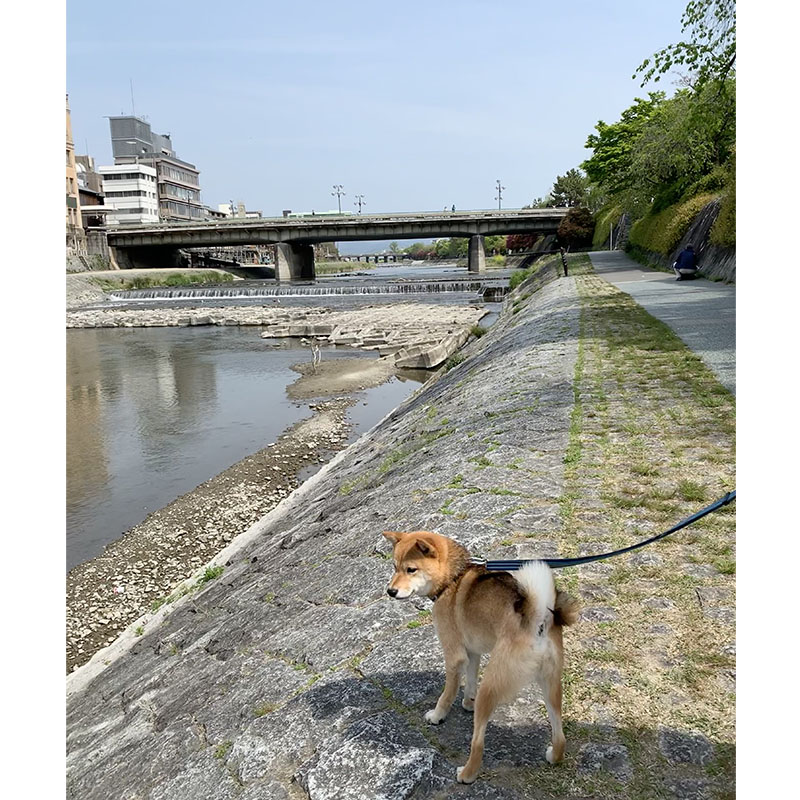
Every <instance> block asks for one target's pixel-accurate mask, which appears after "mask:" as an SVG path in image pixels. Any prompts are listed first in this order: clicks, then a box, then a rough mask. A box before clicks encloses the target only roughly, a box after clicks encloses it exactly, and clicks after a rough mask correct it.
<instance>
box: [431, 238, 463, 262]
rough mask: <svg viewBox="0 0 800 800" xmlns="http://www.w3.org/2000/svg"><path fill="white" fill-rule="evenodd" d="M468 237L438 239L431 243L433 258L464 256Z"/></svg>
mask: <svg viewBox="0 0 800 800" xmlns="http://www.w3.org/2000/svg"><path fill="white" fill-rule="evenodd" d="M468 251H469V239H465V238H458V239H456V238H453V239H439V240H438V241H437V242H435V244H434V245H433V253H434V255H433V257H434V258H466V257H467V252H468Z"/></svg>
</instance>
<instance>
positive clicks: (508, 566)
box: [470, 490, 736, 572]
mask: <svg viewBox="0 0 800 800" xmlns="http://www.w3.org/2000/svg"><path fill="white" fill-rule="evenodd" d="M735 499H736V490H734V491H732V492H728V493H727V494H726V495H725V496H724V497H720V499H719V500H717V501H715V502H714V503H712V504H711V505H710V506H706V507H705V508H703V509H700V511H698V512H697V513H695V514H692V516H691V517H687V518H686V519H684V520H682V521H681V522H679V523H678V524H677V525H675V526H674V527H672V528H670V529H669V530H668V531H664V532H663V533H659V534H657V535H656V536H651V537H650V538H649V539H645V540H644V541H643V542H639V543H638V544H632V545H631V546H630V547H623V548H622V549H621V550H613V551H612V552H610V553H601V554H600V555H596V556H579V557H578V558H537V559H525V560H510V561H487V560H486V559H485V558H473V559H471V560H470V563H471V564H475V565H477V566H480V567H485V568H486V569H487V570H489V572H514V571H515V570H518V569H522V567H524V566H525V565H526V564H529V563H532V562H534V561H542V562H544V563H545V564H547V565H548V566H549V567H551V568H552V569H561V567H577V566H578V565H580V564H590V563H591V562H592V561H602V560H603V559H604V558H611V557H612V556H618V555H621V554H622V553H629V552H630V551H631V550H638V549H639V548H640V547H644V546H645V545H648V544H652V543H653V542H657V541H658V540H659V539H663V538H664V537H665V536H669V535H670V534H671V533H675V532H676V531H679V530H680V529H681V528H685V527H686V526H687V525H691V524H692V523H693V522H697V520H699V519H701V518H702V517H704V516H705V515H706V514H710V513H711V512H712V511H716V510H717V509H718V508H722V506H726V505H728V503H730V502H731V501H732V500H735Z"/></svg>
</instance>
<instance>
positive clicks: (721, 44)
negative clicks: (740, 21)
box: [633, 0, 736, 91]
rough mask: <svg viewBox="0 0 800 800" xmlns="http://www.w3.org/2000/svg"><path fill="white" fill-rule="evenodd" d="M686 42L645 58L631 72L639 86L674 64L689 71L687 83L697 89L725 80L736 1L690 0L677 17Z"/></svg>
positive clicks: (731, 62) (730, 67)
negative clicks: (638, 78) (640, 78)
mask: <svg viewBox="0 0 800 800" xmlns="http://www.w3.org/2000/svg"><path fill="white" fill-rule="evenodd" d="M687 31H688V32H689V38H688V41H682V42H678V43H677V44H671V45H668V46H667V47H665V48H664V49H663V50H659V51H658V52H657V53H655V54H654V55H653V56H652V58H646V59H645V60H644V61H643V62H642V63H641V64H640V65H639V66H638V67H637V69H636V72H634V73H633V78H634V80H635V79H636V76H637V75H641V76H642V83H641V85H642V86H644V85H645V84H646V83H647V82H648V81H650V80H652V81H653V82H654V83H657V82H658V81H659V80H660V78H661V76H662V75H663V74H665V73H666V72H669V70H671V69H672V68H673V67H674V66H683V67H686V68H687V69H688V70H689V73H690V75H691V77H690V78H689V80H690V84H691V86H692V87H693V88H694V89H695V90H698V91H699V90H700V89H701V88H702V87H703V86H704V85H705V84H706V83H708V82H711V81H725V80H727V79H728V78H729V77H733V75H734V73H735V69H736V0H690V2H689V4H688V5H687V6H686V9H685V10H684V12H683V15H682V16H681V33H685V32H687Z"/></svg>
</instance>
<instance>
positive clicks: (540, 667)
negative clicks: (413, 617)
mask: <svg viewBox="0 0 800 800" xmlns="http://www.w3.org/2000/svg"><path fill="white" fill-rule="evenodd" d="M383 535H384V536H385V537H386V538H387V539H388V540H389V541H390V542H392V544H393V545H394V553H393V557H394V566H395V572H394V575H393V576H392V579H391V581H390V582H389V587H388V589H387V591H388V593H389V595H390V596H392V597H396V598H397V599H405V598H407V597H411V596H413V595H415V594H416V595H422V596H426V597H431V598H434V599H435V603H434V606H433V620H434V622H435V624H436V632H437V634H438V636H439V641H440V642H441V645H442V650H443V651H444V661H445V686H444V690H443V691H442V694H441V696H440V697H439V700H438V702H437V703H436V707H435V708H433V709H432V710H431V711H429V712H428V713H427V714H426V715H425V719H426V720H427V721H428V722H430V723H432V724H434V725H437V724H439V723H440V722H443V721H444V719H445V717H446V716H447V713H448V711H449V710H450V707H451V705H452V703H453V700H454V699H455V697H456V694H457V693H458V688H459V684H460V682H461V678H462V676H464V677H465V685H464V695H463V700H462V703H461V705H462V707H463V708H464V709H466V710H468V711H472V710H473V709H474V712H475V717H474V725H473V734H472V744H471V748H470V754H469V758H468V760H467V763H466V764H465V765H464V766H463V767H460V768H459V769H458V771H457V773H456V778H457V780H458V781H459V782H461V783H472V782H473V781H474V780H475V778H476V777H477V775H478V770H479V769H480V766H481V762H482V760H483V743H484V735H485V733H486V725H487V723H488V722H489V718H490V716H491V714H492V712H493V711H494V709H495V708H496V707H497V705H499V704H500V703H505V702H508V701H510V700H513V699H514V698H515V697H516V696H517V694H518V693H519V691H520V690H521V689H522V688H523V687H524V686H525V685H527V684H528V683H530V682H531V681H533V680H535V681H536V682H537V683H538V685H539V687H540V688H541V690H542V695H543V697H544V701H545V706H546V707H547V716H548V719H549V720H550V727H551V729H552V740H551V746H550V747H549V748H548V749H547V753H546V756H545V757H546V758H547V760H548V761H549V762H550V763H551V764H555V763H557V762H558V761H560V760H561V759H562V758H563V756H564V748H565V745H566V740H565V738H564V732H563V729H562V724H561V675H562V671H563V663H564V648H563V643H562V635H561V631H562V626H563V625H572V624H574V623H575V622H576V621H577V619H578V614H579V610H578V604H577V602H576V601H575V600H574V599H573V598H572V597H570V596H569V595H567V594H566V593H565V592H561V591H557V592H556V594H555V602H554V604H553V605H554V607H553V608H552V609H547V608H540V607H538V603H537V598H536V597H535V596H531V595H530V594H528V593H527V592H526V591H525V590H524V589H523V588H522V586H520V584H519V583H517V581H516V580H515V579H514V578H513V577H512V575H510V574H509V573H506V572H492V573H489V572H487V571H486V570H485V569H484V568H483V567H476V566H470V564H469V559H470V556H469V553H468V552H467V551H466V550H465V549H464V548H463V547H462V546H461V545H459V544H458V543H457V542H455V541H453V540H452V539H449V538H447V537H446V536H441V535H439V534H437V533H431V532H429V531H414V532H411V533H402V532H401V533H398V532H392V531H385V532H384V534H383ZM482 653H491V656H490V657H489V661H488V663H487V664H486V668H485V670H484V675H483V680H482V681H481V684H480V688H479V689H478V686H477V682H478V668H479V666H480V657H481V654H482Z"/></svg>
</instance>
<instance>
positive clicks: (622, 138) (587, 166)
mask: <svg viewBox="0 0 800 800" xmlns="http://www.w3.org/2000/svg"><path fill="white" fill-rule="evenodd" d="M665 98H666V95H665V94H664V92H650V93H649V94H648V98H647V99H646V100H645V99H643V98H641V97H637V98H636V99H635V102H634V104H633V105H632V106H631V107H630V108H626V109H625V111H623V112H622V116H621V117H620V119H619V122H614V123H612V124H611V125H608V124H606V123H605V122H603V120H600V121H599V122H598V123H597V125H595V130H596V131H597V134H594V133H591V134H589V137H588V138H587V140H586V145H585V146H586V147H587V148H589V149H590V150H592V155H591V157H590V158H587V159H586V161H584V162H583V163H582V164H581V167H583V169H584V170H585V171H586V174H587V175H588V177H589V179H590V180H591V182H592V183H595V184H598V185H599V186H601V187H602V188H604V189H605V190H606V191H607V192H608V193H609V194H617V193H620V192H622V191H624V190H625V189H626V188H628V186H629V185H630V166H631V154H632V151H633V147H634V145H635V144H636V142H637V140H638V139H639V137H640V136H641V135H642V132H643V130H644V128H645V126H646V125H647V123H648V122H649V120H650V119H651V118H652V116H653V114H654V113H655V111H656V109H657V108H658V107H659V106H660V105H662V104H663V103H664V102H665Z"/></svg>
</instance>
